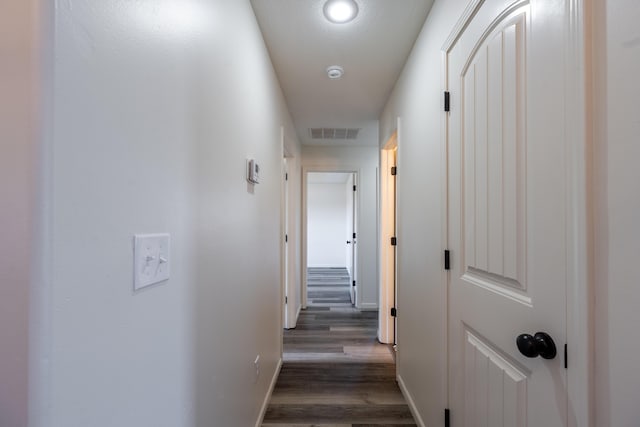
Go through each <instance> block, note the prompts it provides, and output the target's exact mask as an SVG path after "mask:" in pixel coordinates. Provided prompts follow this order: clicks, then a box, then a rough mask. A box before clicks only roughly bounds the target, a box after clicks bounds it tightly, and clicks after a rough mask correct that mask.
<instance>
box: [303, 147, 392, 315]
mask: <svg viewBox="0 0 640 427" xmlns="http://www.w3.org/2000/svg"><path fill="white" fill-rule="evenodd" d="M378 157H379V156H378V148H377V147H375V146H368V147H323V146H313V145H311V146H308V145H303V146H302V167H303V170H307V171H324V172H329V171H337V172H348V171H352V170H357V171H358V180H359V182H358V183H357V185H358V195H357V196H356V197H357V200H358V213H357V216H358V230H357V233H358V236H357V245H358V255H357V257H358V274H357V277H358V285H357V286H358V295H357V299H356V305H357V306H358V307H359V308H362V309H376V308H377V307H378V268H377V265H378V259H377V241H378V232H377V231H378V228H377V220H378V219H377V218H378V216H377V209H378V208H377V206H378V204H377V203H378V202H377V200H378V199H377V194H378V193H377V191H378V187H377V179H378V178H377V169H378V162H379V160H378Z"/></svg>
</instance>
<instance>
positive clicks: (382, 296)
mask: <svg viewBox="0 0 640 427" xmlns="http://www.w3.org/2000/svg"><path fill="white" fill-rule="evenodd" d="M398 147H399V145H398V129H397V128H396V130H395V131H394V132H393V134H392V135H391V137H389V139H388V140H387V143H386V144H385V146H384V147H383V148H382V150H380V171H381V173H380V221H379V226H380V231H379V232H378V235H379V236H380V239H379V242H378V246H379V248H380V250H379V261H378V278H379V286H378V288H379V290H378V291H379V301H380V302H379V312H378V341H380V342H381V343H385V344H393V343H394V341H395V339H396V336H395V328H394V318H393V317H391V308H392V307H394V299H396V298H395V295H394V292H396V289H395V287H396V286H397V274H396V270H397V268H396V266H395V262H396V260H395V258H396V252H395V250H394V249H393V247H392V246H391V245H390V239H391V237H393V236H395V235H396V234H397V230H396V227H395V226H396V223H397V218H396V203H395V201H394V197H395V198H396V199H397V188H396V187H395V182H394V181H395V179H396V178H397V177H392V176H391V172H390V168H391V167H392V166H396V163H397V161H396V160H394V154H393V153H392V151H393V150H394V149H396V148H398ZM394 284H395V285H396V286H394Z"/></svg>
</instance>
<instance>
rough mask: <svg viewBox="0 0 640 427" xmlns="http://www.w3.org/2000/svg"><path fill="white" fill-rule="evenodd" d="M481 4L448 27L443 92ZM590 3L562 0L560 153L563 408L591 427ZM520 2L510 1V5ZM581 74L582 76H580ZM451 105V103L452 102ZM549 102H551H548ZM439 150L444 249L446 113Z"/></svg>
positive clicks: (571, 419) (572, 424)
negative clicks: (452, 59)
mask: <svg viewBox="0 0 640 427" xmlns="http://www.w3.org/2000/svg"><path fill="white" fill-rule="evenodd" d="M484 1H485V0H470V1H469V4H468V6H467V8H466V9H465V10H464V12H463V13H462V15H461V16H460V19H459V20H458V22H457V23H456V24H455V26H454V27H453V29H452V31H451V33H450V35H449V37H448V38H447V40H446V41H445V43H444V45H443V46H442V73H441V75H442V77H441V78H442V88H443V91H447V90H448V89H449V80H448V75H449V68H448V62H447V58H448V54H449V52H450V51H451V49H452V48H453V46H454V45H455V43H456V41H457V40H458V38H459V37H460V35H461V33H462V32H463V31H464V29H465V28H466V27H467V25H468V24H469V22H470V21H471V20H472V19H473V18H474V17H475V15H476V13H477V12H478V11H479V9H480V7H481V6H482V5H483V4H484ZM592 1H593V0H565V3H566V5H565V7H566V14H567V17H568V18H567V22H566V28H565V29H566V31H565V39H564V41H563V43H564V48H565V53H566V56H565V61H566V65H565V76H564V81H565V84H564V88H565V93H564V95H565V98H564V99H565V108H564V112H565V117H566V120H565V122H566V123H567V125H566V126H565V132H566V133H565V141H566V146H565V150H566V152H565V154H566V159H567V160H566V165H565V168H566V179H567V184H568V194H570V195H571V196H572V197H571V198H568V199H567V201H566V205H565V212H566V218H565V220H566V223H567V224H568V227H567V230H566V232H567V235H566V240H567V282H566V283H567V289H566V293H567V312H566V319H567V320H566V325H567V343H570V347H569V352H568V354H569V362H570V363H568V369H567V405H568V408H567V409H568V410H567V413H568V425H569V427H582V426H584V427H592V426H593V425H594V416H593V415H594V390H593V378H594V375H593V363H594V360H593V350H594V348H593V304H592V301H593V291H592V290H593V271H592V268H591V267H590V265H593V263H592V262H591V261H592V259H593V243H592V241H593V237H592V233H591V231H590V230H591V225H592V205H591V197H590V191H591V189H592V183H591V179H590V176H589V171H590V165H591V153H592V150H591V145H592V135H591V132H590V131H589V129H588V125H587V124H588V123H589V121H588V120H587V118H588V117H589V115H590V111H591V92H590V90H588V87H590V86H589V84H590V82H591V64H590V55H589V53H588V48H589V42H590V39H589V36H588V34H590V27H591V21H590V19H591V10H592ZM520 2H521V1H514V4H516V3H520ZM580 71H581V72H580ZM454 102H455V100H454ZM550 102H552V100H550ZM441 123H442V124H441V126H442V128H441V130H442V131H441V135H442V137H441V139H442V140H441V144H442V145H441V146H442V153H443V162H444V163H443V165H444V167H443V170H442V180H443V181H442V182H443V186H442V187H443V195H442V201H443V213H444V216H443V231H442V240H443V250H444V249H447V248H448V247H449V235H448V230H449V212H448V206H449V204H448V202H449V200H448V194H449V188H448V185H449V183H448V157H449V156H448V152H449V147H448V142H449V135H448V128H449V114H448V113H444V114H443V115H442V122H441ZM449 283H450V275H449V273H448V272H446V273H445V274H444V275H443V285H444V286H445V287H446V288H445V289H446V290H447V292H446V293H445V295H446V298H447V304H446V305H444V307H445V310H444V311H445V319H446V320H445V323H444V324H445V334H444V335H445V337H446V339H447V346H446V347H445V348H446V350H445V351H446V355H445V360H446V365H447V366H446V369H447V382H446V383H447V385H446V391H445V393H446V395H445V397H446V401H447V406H450V405H449V401H450V395H449V392H450V388H449V381H450V380H449V350H448V349H449V346H448V339H449V338H448V333H449V332H448V331H449V314H448V299H449V296H448V289H449Z"/></svg>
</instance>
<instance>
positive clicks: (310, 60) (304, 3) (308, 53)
mask: <svg viewBox="0 0 640 427" xmlns="http://www.w3.org/2000/svg"><path fill="white" fill-rule="evenodd" d="M356 1H357V3H358V7H359V9H360V12H359V14H358V16H357V17H356V19H355V20H353V21H351V22H349V23H346V24H333V23H331V22H329V21H327V20H326V19H325V18H324V15H323V13H322V8H323V6H324V2H325V0H251V4H252V5H253V9H254V11H255V14H256V17H257V19H258V23H259V25H260V28H261V29H262V34H263V36H264V39H265V42H266V44H267V48H268V49H269V53H270V55H271V60H272V61H273V65H274V67H275V69H276V73H277V75H278V78H279V80H280V84H281V85H282V89H283V91H284V95H285V98H286V99H287V104H288V105H289V109H290V111H291V115H292V117H293V121H294V125H295V127H296V131H297V133H298V137H299V138H300V141H301V142H302V143H303V144H308V145H377V144H378V141H377V131H378V117H379V116H380V113H381V112H382V108H383V107H384V104H385V102H386V101H387V98H388V97H389V94H390V93H391V90H392V89H393V85H394V84H395V82H396V80H397V78H398V75H399V74H400V71H401V70H402V67H403V66H404V63H405V62H406V60H407V57H408V56H409V53H410V51H411V48H412V47H413V43H414V41H415V39H416V38H417V36H418V33H419V32H420V29H421V28H422V25H423V23H424V21H425V19H426V16H427V14H428V12H429V9H430V8H431V5H432V3H433V0H356ZM330 65H340V66H342V67H343V68H344V76H343V77H342V79H340V80H329V78H328V77H327V72H326V69H327V67H329V66H330ZM310 128H359V129H360V132H359V135H358V138H357V139H355V140H329V139H312V138H311V137H310V135H309V129H310Z"/></svg>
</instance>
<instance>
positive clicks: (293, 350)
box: [263, 269, 416, 427]
mask: <svg viewBox="0 0 640 427" xmlns="http://www.w3.org/2000/svg"><path fill="white" fill-rule="evenodd" d="M309 273H310V276H309V279H310V280H309V281H310V283H309V305H308V308H307V309H306V310H304V311H302V313H301V314H300V319H299V320H298V325H297V327H296V329H291V330H287V331H285V333H284V364H283V366H282V370H281V372H280V376H279V378H278V382H277V384H276V386H275V389H274V392H273V395H272V397H271V401H270V402H269V407H268V408H267V412H266V415H265V418H264V422H263V426H264V427H276V426H278V427H294V426H295V427H311V426H315V425H323V426H327V427H328V426H332V427H356V426H357V427H366V426H387V427H393V426H415V425H416V424H415V422H414V420H413V417H412V416H411V412H410V411H409V407H408V406H407V404H406V402H405V400H404V397H403V396H402V393H401V392H400V389H399V388H398V385H397V383H396V379H395V364H394V360H393V354H392V349H391V347H390V346H388V345H383V344H380V343H378V341H377V339H376V329H377V315H378V313H377V311H359V310H358V309H355V308H353V307H351V304H350V303H349V277H348V274H346V270H345V271H344V273H345V274H342V273H341V272H340V271H337V270H336V269H327V270H321V269H313V270H312V271H310V272H309ZM345 275H346V277H345Z"/></svg>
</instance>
